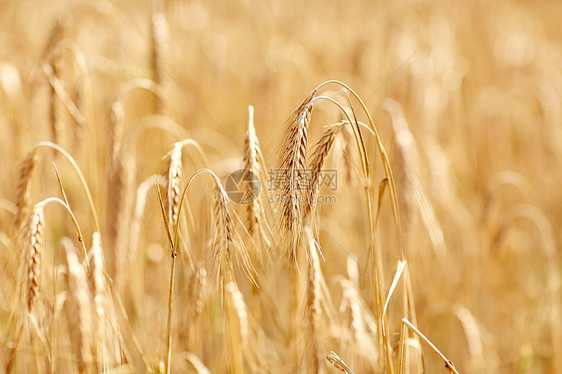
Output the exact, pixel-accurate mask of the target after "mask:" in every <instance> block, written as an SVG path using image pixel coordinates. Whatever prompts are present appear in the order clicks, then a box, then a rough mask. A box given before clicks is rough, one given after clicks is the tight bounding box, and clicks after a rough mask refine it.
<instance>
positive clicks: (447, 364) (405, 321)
mask: <svg viewBox="0 0 562 374" xmlns="http://www.w3.org/2000/svg"><path fill="white" fill-rule="evenodd" d="M402 323H403V324H404V325H406V326H408V328H410V330H412V331H413V332H414V333H415V334H416V335H417V336H418V337H419V338H420V339H422V340H423V341H425V342H426V343H427V345H429V347H430V348H431V349H432V350H433V351H434V352H435V353H437V355H438V356H439V357H441V360H443V362H444V363H445V367H446V368H447V370H449V373H452V374H459V372H458V371H457V369H456V368H455V365H454V364H453V361H451V360H449V359H448V358H447V357H445V355H444V354H443V353H441V351H440V350H439V349H437V347H436V346H435V345H434V344H433V343H432V342H431V341H430V340H429V339H428V338H426V337H425V335H424V334H422V332H421V331H420V330H418V328H417V327H416V326H414V325H413V324H412V323H411V322H410V321H408V319H407V318H402Z"/></svg>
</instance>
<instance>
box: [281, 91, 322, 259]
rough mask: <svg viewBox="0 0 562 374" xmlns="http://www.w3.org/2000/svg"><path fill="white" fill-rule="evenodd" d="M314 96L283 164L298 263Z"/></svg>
mask: <svg viewBox="0 0 562 374" xmlns="http://www.w3.org/2000/svg"><path fill="white" fill-rule="evenodd" d="M314 93H315V92H314V91H313V92H312V93H310V94H309V95H308V96H307V97H306V99H305V100H304V101H303V103H302V104H301V105H300V106H299V108H298V109H297V110H296V111H295V113H294V115H293V119H292V121H291V125H290V126H289V130H288V134H287V141H286V143H285V146H284V147H283V149H284V155H285V156H284V158H283V161H282V163H281V170H282V173H283V182H284V183H285V184H286V185H284V186H281V187H282V188H283V193H282V201H281V204H282V208H281V214H282V222H283V229H284V231H285V234H286V235H288V243H289V255H290V257H292V259H293V261H294V260H296V250H297V242H298V232H299V229H300V226H301V223H302V219H301V214H302V209H301V200H302V195H303V191H304V189H305V186H303V182H304V181H303V179H304V172H305V169H306V155H307V144H308V124H309V122H310V114H311V112H312V103H311V102H312V97H313V95H314Z"/></svg>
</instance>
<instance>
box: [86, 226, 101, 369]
mask: <svg viewBox="0 0 562 374" xmlns="http://www.w3.org/2000/svg"><path fill="white" fill-rule="evenodd" d="M89 257H90V273H89V279H88V280H89V283H90V289H91V290H92V295H93V297H94V308H95V311H96V313H95V317H96V320H95V322H94V326H95V327H96V333H95V335H96V339H95V342H96V344H94V347H93V348H94V349H95V351H94V352H93V353H94V355H99V353H100V352H99V350H98V349H97V347H98V345H99V344H101V347H102V355H101V356H102V357H101V359H102V362H103V361H105V335H104V331H105V311H104V309H105V306H104V299H105V275H104V271H105V270H104V267H105V266H104V261H103V249H102V245H101V235H100V233H99V232H95V233H93V235H92V248H91V249H90V256H89ZM98 360H99V358H98Z"/></svg>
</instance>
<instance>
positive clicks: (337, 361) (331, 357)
mask: <svg viewBox="0 0 562 374" xmlns="http://www.w3.org/2000/svg"><path fill="white" fill-rule="evenodd" d="M326 360H328V361H329V362H330V363H331V364H332V365H334V367H335V368H336V369H338V370H339V371H341V372H342V373H345V374H353V371H352V370H351V369H350V368H349V366H347V365H346V363H345V362H343V360H342V359H341V358H340V356H338V355H337V354H336V352H334V351H330V353H328V355H327V356H326Z"/></svg>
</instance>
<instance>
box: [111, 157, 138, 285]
mask: <svg viewBox="0 0 562 374" xmlns="http://www.w3.org/2000/svg"><path fill="white" fill-rule="evenodd" d="M135 166H136V165H135V160H134V158H133V157H131V156H129V155H122V156H121V158H120V159H119V161H118V164H117V168H116V169H115V170H114V171H113V173H112V176H111V178H110V186H109V199H108V205H109V206H108V216H109V217H108V222H107V223H108V233H109V241H108V243H109V245H110V248H111V251H110V253H111V262H110V263H109V266H110V272H109V274H110V276H111V278H112V279H113V280H114V281H115V282H116V283H117V284H118V278H119V277H117V274H118V273H119V269H121V268H122V265H123V259H124V253H123V251H124V248H127V247H128V246H127V244H126V241H127V240H128V239H127V238H128V234H129V221H130V218H131V205H132V201H131V196H130V195H131V190H132V186H133V183H134V179H135Z"/></svg>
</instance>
